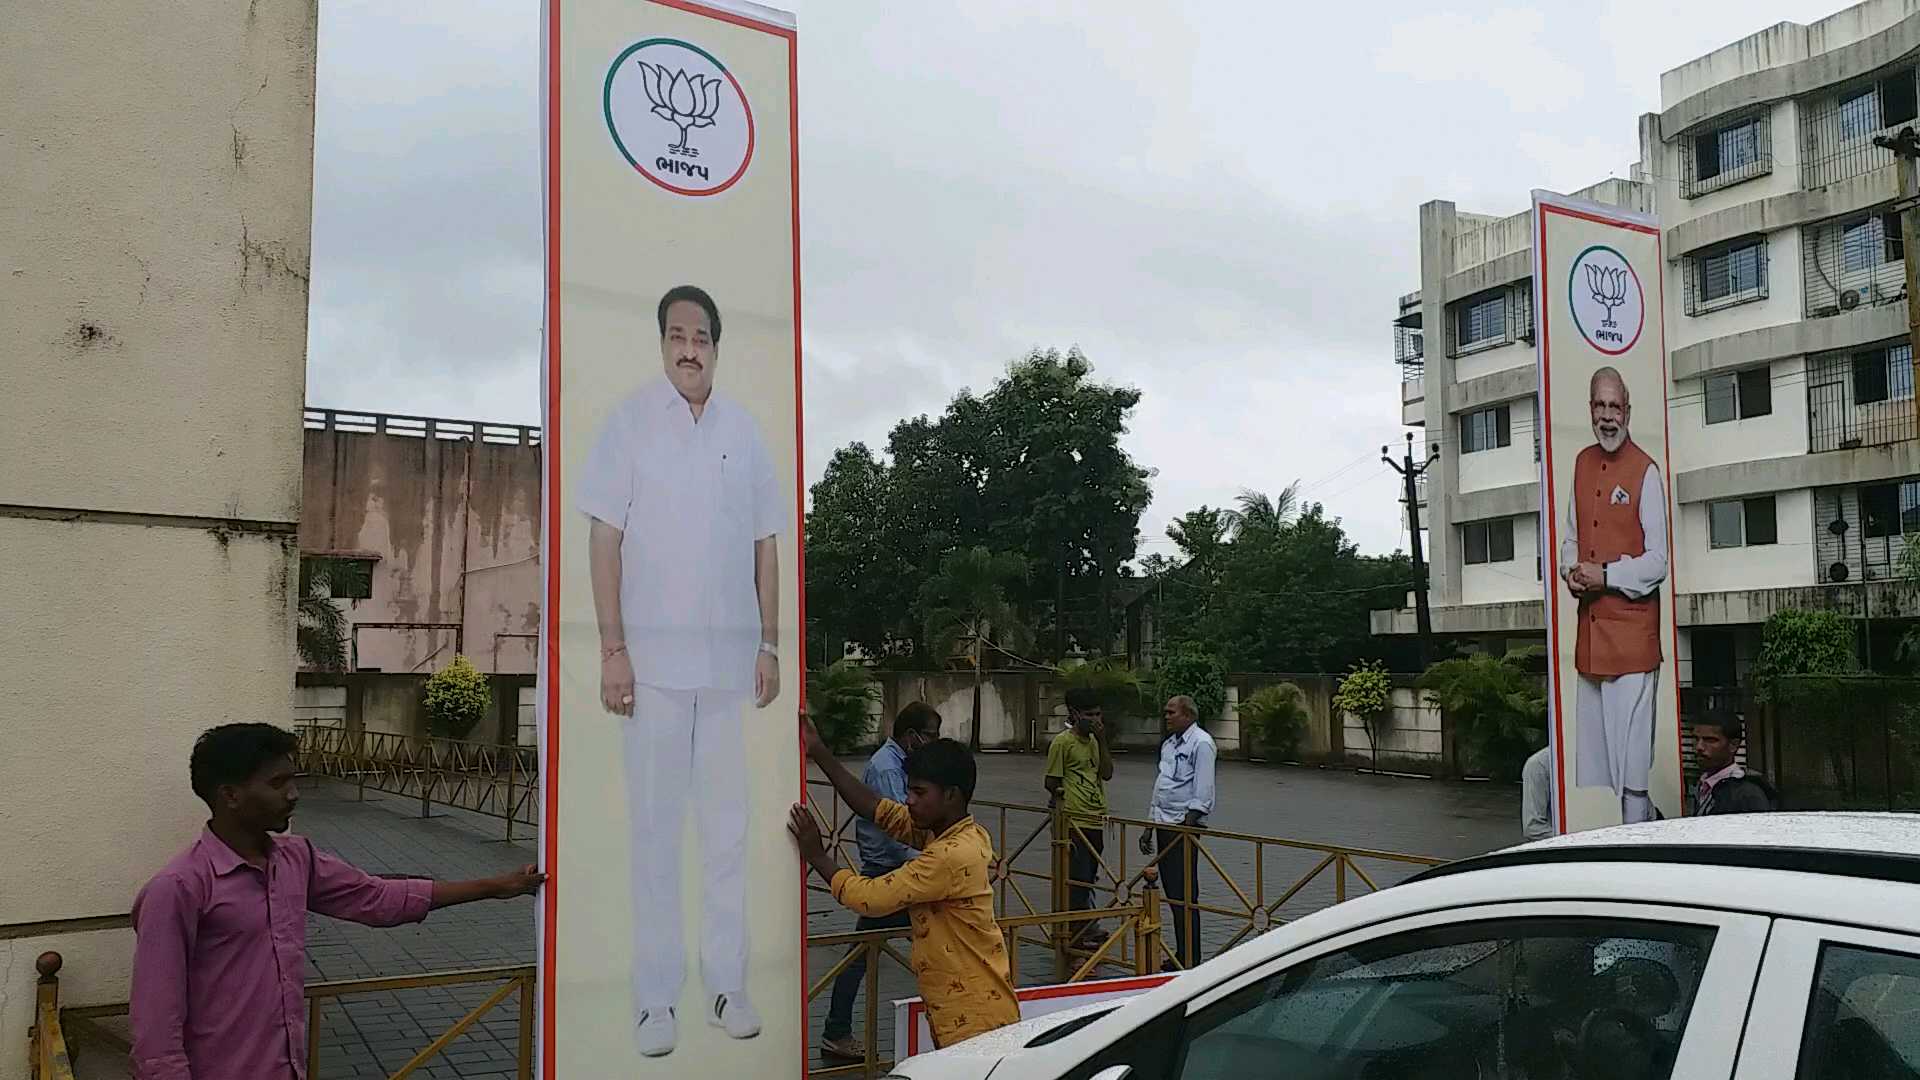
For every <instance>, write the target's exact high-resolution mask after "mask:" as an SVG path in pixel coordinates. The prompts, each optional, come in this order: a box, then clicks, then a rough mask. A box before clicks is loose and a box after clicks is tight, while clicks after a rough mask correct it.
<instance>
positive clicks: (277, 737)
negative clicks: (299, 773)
mask: <svg viewBox="0 0 1920 1080" xmlns="http://www.w3.org/2000/svg"><path fill="white" fill-rule="evenodd" d="M299 749H300V739H299V737H298V736H296V735H294V733H293V732H291V731H288V730H287V729H285V728H279V727H274V726H273V725H272V724H222V725H220V726H219V727H215V728H208V729H207V730H206V731H203V732H201V733H200V737H199V738H198V739H195V740H194V743H193V756H192V758H191V759H190V761H189V765H188V772H189V774H190V775H191V776H192V778H193V793H194V794H195V795H198V796H200V798H201V799H203V800H205V801H206V804H207V805H208V806H212V805H213V796H214V793H215V792H217V791H219V790H220V787H221V785H223V784H244V783H246V782H247V781H248V780H250V779H252V778H253V775H254V774H255V773H257V772H259V771H260V770H261V768H263V767H264V766H266V765H267V763H269V762H271V761H273V760H275V759H276V758H283V757H293V756H294V755H295V754H296V753H297V752H298V751H299Z"/></svg>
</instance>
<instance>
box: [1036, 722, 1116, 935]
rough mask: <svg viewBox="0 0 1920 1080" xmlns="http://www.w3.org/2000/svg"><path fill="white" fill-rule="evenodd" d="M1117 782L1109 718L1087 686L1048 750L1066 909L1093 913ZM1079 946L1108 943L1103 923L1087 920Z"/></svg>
mask: <svg viewBox="0 0 1920 1080" xmlns="http://www.w3.org/2000/svg"><path fill="white" fill-rule="evenodd" d="M1111 779H1113V752H1112V751H1111V750H1109V749H1107V725H1106V718H1105V716H1104V715H1103V710H1102V709H1101V706H1100V695H1099V694H1098V693H1096V692H1094V691H1092V690H1088V689H1085V688H1083V687H1075V688H1074V689H1072V690H1069V691H1067V729H1066V730H1065V731H1062V732H1061V733H1060V734H1058V735H1055V736H1054V737H1053V742H1052V743H1050V744H1048V746H1047V772H1046V785H1047V800H1048V802H1050V803H1051V802H1054V801H1058V802H1060V803H1061V804H1062V806H1063V807H1064V808H1065V810H1066V812H1067V821H1068V824H1069V826H1070V828H1071V833H1070V835H1069V836H1068V840H1069V841H1070V843H1071V846H1070V847H1069V848H1068V859H1067V880H1068V881H1069V882H1070V883H1071V884H1070V885H1069V886H1068V890H1067V894H1068V895H1067V905H1068V906H1069V907H1071V908H1072V909H1073V910H1075V911H1091V910H1092V909H1093V887H1094V885H1096V884H1098V883H1099V881H1100V871H1101V857H1102V856H1103V855H1104V854H1105V852H1106V846H1107V845H1106V839H1107V833H1106V828H1107V781H1109V780H1111ZM1076 937H1077V938H1078V943H1079V944H1080V945H1082V946H1084V947H1088V948H1092V947H1096V946H1098V945H1099V944H1100V942H1101V941H1103V940H1105V938H1106V935H1105V934H1104V933H1102V932H1101V931H1100V929H1099V923H1098V922H1093V921H1089V922H1087V923H1084V924H1082V925H1081V926H1080V928H1079V929H1078V931H1077V933H1076Z"/></svg>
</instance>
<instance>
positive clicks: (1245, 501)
mask: <svg viewBox="0 0 1920 1080" xmlns="http://www.w3.org/2000/svg"><path fill="white" fill-rule="evenodd" d="M1236 501H1237V502H1238V503H1239V504H1240V509H1238V510H1232V511H1228V513H1230V514H1232V515H1233V526H1234V531H1235V532H1238V531H1239V530H1241V529H1263V530H1266V531H1268V532H1278V531H1280V530H1281V529H1283V528H1286V527H1287V526H1288V525H1289V524H1292V522H1293V519H1294V517H1295V516H1296V515H1298V514H1299V512H1300V481H1298V480H1295V481H1294V482H1293V483H1291V484H1288V485H1287V486H1286V487H1283V488H1281V489H1280V494H1278V495H1271V496H1270V495H1268V494H1266V493H1265V492H1261V491H1255V490H1253V489H1252V488H1244V489H1242V490H1241V492H1240V498H1239V499H1238V500H1236Z"/></svg>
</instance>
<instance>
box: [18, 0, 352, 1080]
mask: <svg viewBox="0 0 1920 1080" xmlns="http://www.w3.org/2000/svg"><path fill="white" fill-rule="evenodd" d="M4 19H5V25H6V29H5V31H4V32H0V356H4V357H5V362H4V363H0V461H4V462H5V463H6V466H5V468H4V469H0V550H4V551H5V552H6V553H7V557H6V559H5V560H4V562H0V611H4V612H5V613H6V614H5V618H6V623H7V625H8V626H9V627H12V628H15V629H16V630H20V631H23V632H16V633H0V670H4V671H7V672H9V673H13V674H15V676H16V677H15V678H14V679H12V680H11V681H10V683H9V692H8V694H7V695H6V698H5V703H4V704H0V729H3V730H5V731H6V733H7V743H6V752H5V753H4V754H0V820H3V821H5V823H6V826H5V828H3V829H0V866H4V867H5V868H6V870H5V872H4V879H5V886H4V887H3V888H0V927H15V928H18V927H19V926H20V925H21V924H25V923H51V924H53V925H51V926H49V927H43V928H39V929H38V931H36V932H35V933H34V935H33V936H23V937H15V938H12V939H11V940H0V1032H5V1033H6V1034H5V1037H4V1039H0V1047H4V1052H3V1053H0V1080H15V1078H19V1077H23V1076H24V1075H25V1071H26V1070H25V1066H26V1061H25V1055H24V1054H23V1053H21V1048H22V1046H23V1043H22V1039H23V1038H24V1035H25V1032H26V1030H27V1027H28V1025H29V1023H30V1010H31V1007H32V1003H33V978H34V974H33V963H32V961H33V957H34V956H35V955H36V954H38V953H39V952H40V951H42V950H43V949H47V948H55V949H58V950H59V951H61V952H62V953H63V954H64V955H65V956H66V961H67V963H66V969H65V971H64V972H63V973H62V974H63V978H62V983H63V991H64V1000H65V1001H66V1002H68V1003H71V1004H74V1005H86V1004H93V1003H104V1002H111V1001H124V1000H125V999H126V995H127V974H128V967H129V963H130V957H131V944H132V936H131V934H130V932H128V931H124V930H121V931H105V932H93V933H71V932H64V931H62V930H61V929H60V922H61V921H62V920H69V919H76V918H84V917H90V916H112V915H124V914H125V913H126V912H127V911H128V910H129V908H130V906H131V904H132V900H133V895H134V893H135V891H136V890H137V889H138V888H139V886H140V885H141V883H142V882H144V881H145V879H146V878H147V877H148V876H149V875H151V874H152V873H153V872H154V871H155V870H156V869H158V868H159V866H160V864H161V863H162V862H163V861H164V860H165V859H166V858H168V857H170V856H171V855H172V854H173V853H174V852H175V851H177V850H179V849H180V848H182V847H184V846H185V845H187V844H188V843H190V842H191V841H192V839H193V837H194V835H195V833H196V831H197V829H198V828H199V823H200V821H201V820H202V819H203V818H204V816H205V807H204V806H202V805H200V804H199V803H198V802H197V801H196V800H195V799H194V797H193V794H192V792H191V791H189V790H188V788H187V784H186V775H185V772H186V769H185V762H186V756H187V752H188V749H189V748H190V746H191V744H192V741H193V739H194V737H195V736H196V735H197V734H198V733H199V731H200V730H201V729H203V728H205V727H207V726H208V725H210V724H214V723H219V722H222V721H228V720H252V719H258V718H261V717H263V716H265V717H283V716H286V715H287V714H288V711H289V710H290V709H291V708H292V693H291V691H292V679H291V678H290V676H291V674H292V663H291V661H290V657H291V656H292V601H293V588H294V583H295V580H296V576H295V573H294V571H295V567H296V565H297V564H296V556H297V551H296V547H295V544H294V536H293V533H294V528H295V522H296V521H297V519H298V516H299V512H300V467H299V460H300V459H299V453H300V451H299V441H298V437H297V435H296V432H297V430H298V429H297V428H296V426H295V425H296V424H297V423H298V417H299V415H300V407H301V395H302V389H303V384H304V380H305V372H304V367H305V343H306V304H307V268H308V252H309V237H310V231H309V223H310V219H311V211H312V177H313V78H314V49H315V41H316V27H315V10H314V7H313V5H311V4H306V3H281V4H255V5H252V6H251V7H249V5H247V4H245V3H240V2H237V0H166V2H164V3H162V2H158V0H123V2H120V3H113V4H101V5H87V6H85V7H84V8H81V7H76V6H75V5H73V4H71V3H67V2H65V0H15V2H13V3H10V4H8V5H7V8H6V12H5V16H4ZM28 628H31V631H30V632H24V631H26V630H27V629H28ZM101 793H106V795H107V797H102V796H101Z"/></svg>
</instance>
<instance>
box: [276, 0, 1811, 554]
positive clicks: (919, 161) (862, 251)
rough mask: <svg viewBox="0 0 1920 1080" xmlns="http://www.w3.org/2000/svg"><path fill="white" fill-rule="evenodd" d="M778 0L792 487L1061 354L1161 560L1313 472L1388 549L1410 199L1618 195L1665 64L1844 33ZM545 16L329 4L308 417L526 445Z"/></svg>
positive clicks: (1482, 12)
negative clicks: (346, 416)
mask: <svg viewBox="0 0 1920 1080" xmlns="http://www.w3.org/2000/svg"><path fill="white" fill-rule="evenodd" d="M792 6H794V7H797V9H798V14H799V21H800V35H801V37H800V40H801V56H800V109H801V118H800V129H801V179H802V184H801V192H802V219H801V238H802V245H803V259H804V261H803V269H802V275H803V281H804V285H805V296H804V303H805V309H806V320H805V324H806V341H805V348H806V357H807V363H808V370H807V384H806V400H807V406H808V412H807V425H806V427H807V436H808V446H807V457H808V464H809V474H810V475H809V480H812V479H816V478H817V477H818V473H819V468H820V467H821V465H823V464H824V462H825V461H826V458H827V456H828V455H829V454H830V453H831V452H832V450H833V449H834V448H835V447H837V446H839V445H842V444H844V443H846V442H850V441H852V440H856V439H864V440H866V441H868V442H869V443H870V444H872V445H874V446H876V447H878V446H880V445H882V444H884V441H885V435H886V432H887V430H888V428H889V427H891V426H892V424H893V423H894V422H895V421H896V420H898V419H899V418H901V417H903V416H909V415H915V414H918V413H922V412H938V411H939V410H940V408H941V407H942V406H943V405H944V403H945V402H946V401H947V399H948V398H950V397H951V396H952V395H953V394H954V392H955V391H957V390H958V389H960V388H961V387H974V388H976V389H984V388H985V387H987V386H988V385H989V384H990V383H991V382H992V381H993V379H994V377H995V375H996V374H997V373H998V372H999V371H1001V370H1002V369H1003V368H1004V367H1005V365H1006V363H1007V362H1008V361H1009V360H1011V359H1013V358H1015V357H1017V356H1019V355H1020V354H1022V353H1024V352H1025V351H1026V350H1027V349H1028V348H1030V347H1032V346H1036V345H1037V346H1060V347H1062V348H1065V347H1066V346H1069V345H1079V346H1080V347H1081V348H1082V349H1084V350H1085V351H1086V352H1087V354H1088V355H1089V357H1090V358H1091V359H1092V360H1093V362H1094V364H1095V367H1096V370H1097V372H1098V373H1099V375H1100V376H1102V377H1104V378H1106V379H1109V380H1113V381H1118V382H1125V383H1131V384H1133V385H1135V386H1138V387H1139V388H1140V389H1141V390H1142V391H1143V392H1144V398H1143V400H1142V403H1141V406H1140V408H1139V410H1138V411H1137V413H1136V415H1135V417H1134V422H1133V425H1132V430H1131V432H1130V434H1129V436H1128V438H1127V445H1128V447H1129V449H1130V450H1131V451H1132V453H1133V454H1134V456H1135V457H1136V458H1137V459H1138V460H1139V461H1140V462H1141V463H1142V464H1143V465H1146V466H1147V467H1150V468H1152V469H1154V470H1156V471H1157V475H1156V477H1155V480H1154V493H1155V497H1154V503H1153V506H1152V507H1151V508H1150V509H1149V511H1148V513H1147V517H1146V520H1145V521H1144V522H1143V523H1142V533H1143V539H1144V541H1145V545H1146V546H1143V548H1142V551H1143V553H1144V552H1149V551H1169V550H1170V545H1169V544H1168V543H1167V541H1166V539H1165V534H1164V528H1165V525H1166V522H1167V521H1168V520H1169V519H1170V518H1171V517H1174V516H1177V515H1178V514H1180V513H1182V512H1184V511H1186V510H1188V509H1191V508H1192V507H1194V506H1196V505H1199V504H1201V503H1203V502H1204V503H1211V504H1214V505H1219V504H1222V503H1224V502H1227V501H1229V500H1231V499H1232V498H1233V496H1234V495H1235V493H1237V492H1238V491H1240V490H1241V489H1243V488H1258V489H1262V490H1267V491H1273V490H1278V489H1279V488H1280V487H1282V486H1283V485H1285V484H1287V483H1288V482H1290V481H1293V480H1295V479H1298V480H1300V481H1301V483H1302V486H1303V488H1304V494H1305V496H1306V497H1307V498H1308V499H1310V500H1318V501H1322V502H1324V503H1325V504H1326V505H1327V506H1328V508H1329V509H1330V511H1331V512H1332V513H1334V514H1335V515H1337V516H1339V517H1341V518H1342V519H1344V520H1345V522H1346V524H1347V526H1348V528H1349V529H1350V531H1351V532H1352V534H1353V535H1354V536H1355V537H1356V539H1357V540H1358V541H1359V542H1360V544H1361V546H1362V548H1363V549H1365V550H1369V551H1389V550H1392V549H1394V548H1396V547H1402V546H1404V539H1403V535H1404V534H1403V531H1402V529H1401V526H1400V522H1399V513H1398V507H1397V504H1396V503H1395V502H1394V499H1395V496H1396V493H1397V491H1398V486H1397V485H1398V477H1397V476H1395V475H1394V474H1393V473H1392V472H1390V471H1388V470H1386V469H1385V467H1384V466H1382V465H1380V464H1379V462H1378V453H1379V447H1380V445H1381V444H1382V443H1385V442H1395V443H1397V442H1398V441H1399V440H1400V437H1401V433H1402V429H1401V427H1400V425H1399V423H1398V411H1399V407H1398V402H1399V398H1398V394H1399V376H1398V373H1397V370H1396V369H1395V367H1394V365H1393V364H1392V362H1391V351H1392V350H1391V335H1390V331H1389V328H1388V320H1389V319H1390V318H1391V317H1392V314H1393V311H1394V301H1395V299H1396V298H1397V297H1398V296H1399V295H1400V294H1402V293H1405V292H1409V291H1412V290H1413V289H1415V288H1417V287H1418V285H1419V281H1418V266H1417V258H1418V250H1417V244H1418V241H1417V236H1416V234H1415V227H1416V221H1417V216H1416V210H1417V207H1418V205H1419V204H1420V203H1421V202H1423V201H1425V200H1428V199H1436V198H1445V199H1452V200H1454V201H1455V202H1457V203H1459V204H1460V206H1461V208H1462V209H1465V210H1471V211H1475V212H1484V213H1499V214H1507V213H1513V212H1516V211H1519V210H1522V209H1524V208H1525V206H1526V200H1527V192H1528V190H1529V189H1530V188H1532V187H1536V186H1539V187H1547V188H1553V189H1558V190H1571V189H1574V188H1578V187H1583V186H1585V185H1587V184H1590V183H1593V182H1595V181H1597V180H1601V179H1604V178H1606V177H1608V176H1622V177H1624V176H1625V175H1626V172H1627V168H1628V166H1629V165H1630V164H1631V163H1632V162H1633V161H1634V160H1635V159H1636V158H1637V156H1638V147H1637V145H1636V142H1637V137H1636V134H1635V126H1634V125H1635V118H1636V117H1637V116H1638V115H1639V114H1640V113H1642V112H1646V111H1651V110H1654V109H1657V108H1658V105H1659V73H1660V72H1661V71H1664V70H1666V69H1668V68H1670V67H1673V66H1675V65H1677V64H1680V63H1683V62H1685V61H1687V60H1689V59H1691V58H1693V57H1695V56H1698V55H1700V54H1702V53H1704V52H1707V51H1709V50H1711V49H1713V48H1715V47H1718V46H1720V45H1723V44H1726V43H1728V42H1729V41H1732V40H1734V39H1735V38H1738V37H1741V36H1743V35H1745V34H1747V33H1751V32H1753V31H1755V30H1758V29H1760V28H1762V27H1763V26H1766V25H1768V24H1770V23H1773V22H1776V21H1779V20H1782V19H1792V20H1795V21H1801V22H1805V21H1809V20H1811V19H1815V18H1819V17H1821V16H1822V15H1825V14H1827V13H1829V12H1830V11H1832V10H1833V9H1835V8H1837V7H1838V6H1840V4H1839V2H1838V0H1814V2H1808V0H1700V2H1696V3H1692V4H1673V3H1671V2H1670V0H1585V2H1581V3H1571V2H1561V3H1555V4H1552V5H1548V7H1549V8H1550V10H1546V11H1542V10H1537V9H1534V8H1527V7H1522V6H1519V5H1500V4H1470V3H1459V4H1451V5H1449V4H1447V3H1445V2H1444V0H1441V2H1436V0H1376V2H1374V3H1369V4H1363V5H1353V4H1317V5H1311V7H1312V9H1313V13H1312V14H1302V13H1301V12H1302V9H1305V8H1306V7H1307V5H1297V4H1273V3H1269V2H1252V0H1248V2H1223V0H1214V2H1208V3H1200V2H1191V3H1179V4H1176V3H1163V4H1154V5H1147V4H1145V3H1135V4H1121V3H1114V2H1107V3H1091V2H1088V3H1073V4H1067V3H1055V4H1045V3H1033V2H1030V0H1029V2H1016V0H967V2H965V3H932V2H920V0H916V2H913V3H898V2H883V0H793V2H792ZM538 8H539V5H538V3H537V0H408V2H407V3H405V4H394V3H391V2H390V0H328V2H327V3H325V4H322V5H321V7H320V11H321V22H320V69H319V92H318V103H317V129H318V131H317V144H318V145H317V151H316V157H317V161H316V168H315V191H314V237H313V246H314V265H313V303H312V316H311V329H310V350H309V358H308V383H307V398H308V401H309V402H310V403H311V404H314V405H318V406H328V407H336V408H351V409H362V410H368V411H383V412H406V413H419V414H425V415H434V416H451V417H458V418H469V419H483V420H497V421H507V422H520V423H537V422H539V419H540V405H539V397H538V386H539V371H538V363H539V359H538V345H539V333H540V315H541V312H540V284H541V281H540V222H541V214H540V205H539V200H540V186H539V172H538V163H539V109H538V75H539V48H538V45H539V23H538ZM1128 10H1138V11H1140V12H1143V13H1145V12H1151V13H1152V14H1151V16H1150V17H1142V18H1126V19H1121V18H1116V17H1115V16H1116V13H1118V12H1122V11H1128Z"/></svg>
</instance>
